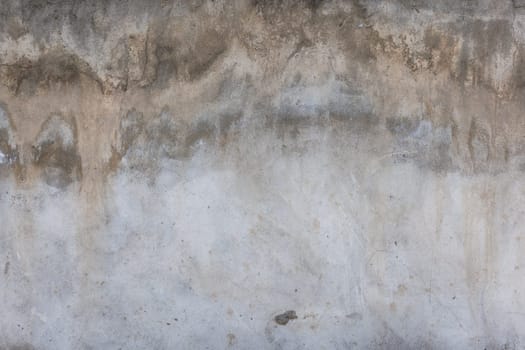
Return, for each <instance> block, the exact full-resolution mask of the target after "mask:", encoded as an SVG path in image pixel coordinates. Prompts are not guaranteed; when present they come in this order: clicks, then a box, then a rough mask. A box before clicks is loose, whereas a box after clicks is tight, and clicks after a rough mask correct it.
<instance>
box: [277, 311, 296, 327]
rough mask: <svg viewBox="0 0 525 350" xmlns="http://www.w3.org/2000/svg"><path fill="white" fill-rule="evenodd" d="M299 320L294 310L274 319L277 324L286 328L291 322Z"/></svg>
mask: <svg viewBox="0 0 525 350" xmlns="http://www.w3.org/2000/svg"><path fill="white" fill-rule="evenodd" d="M295 319H297V314H296V313H295V311H294V310H288V311H286V312H284V313H282V314H279V315H277V316H275V317H274V321H275V323H277V324H279V325H281V326H285V325H286V324H288V322H289V321H291V320H295Z"/></svg>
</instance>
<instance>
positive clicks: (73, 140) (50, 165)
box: [32, 115, 82, 188]
mask: <svg viewBox="0 0 525 350" xmlns="http://www.w3.org/2000/svg"><path fill="white" fill-rule="evenodd" d="M32 151H33V154H32V156H33V164H34V165H35V166H36V167H38V168H39V169H40V170H41V176H42V178H43V180H44V182H45V183H47V184H48V185H50V186H52V187H56V188H66V187H67V186H69V185H70V184H71V183H72V182H75V181H79V180H80V179H81V178H82V163H81V159H80V155H79V154H78V151H77V129H76V123H75V120H74V118H65V117H61V116H58V115H54V116H51V117H50V118H49V119H48V120H47V121H46V122H44V124H43V125H42V128H41V130H40V133H39V134H38V136H37V140H36V142H35V143H34V144H33V148H32Z"/></svg>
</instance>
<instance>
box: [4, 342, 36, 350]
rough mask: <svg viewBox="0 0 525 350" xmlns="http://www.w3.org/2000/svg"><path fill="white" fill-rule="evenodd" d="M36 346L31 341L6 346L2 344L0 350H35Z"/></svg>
mask: <svg viewBox="0 0 525 350" xmlns="http://www.w3.org/2000/svg"><path fill="white" fill-rule="evenodd" d="M35 349H36V348H35V347H34V346H33V345H31V344H29V343H20V344H8V345H5V346H0V350H35Z"/></svg>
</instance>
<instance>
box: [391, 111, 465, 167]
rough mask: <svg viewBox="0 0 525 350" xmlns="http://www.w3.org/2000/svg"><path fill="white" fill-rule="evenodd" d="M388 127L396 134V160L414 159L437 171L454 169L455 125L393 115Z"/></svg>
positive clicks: (394, 155) (394, 154) (394, 153)
mask: <svg viewBox="0 0 525 350" xmlns="http://www.w3.org/2000/svg"><path fill="white" fill-rule="evenodd" d="M386 127H387V129H388V131H390V133H391V134H392V135H393V136H394V138H395V142H396V148H395V152H393V154H392V156H393V158H394V160H395V161H396V162H405V161H409V160H411V161H414V162H415V163H416V164H417V165H419V166H421V167H424V168H429V169H431V170H433V171H436V172H447V171H450V170H453V169H454V167H455V165H454V163H453V161H452V159H453V158H452V156H451V150H450V147H451V145H452V127H451V126H435V125H434V124H433V123H432V122H431V121H429V120H418V119H409V118H389V119H387V120H386Z"/></svg>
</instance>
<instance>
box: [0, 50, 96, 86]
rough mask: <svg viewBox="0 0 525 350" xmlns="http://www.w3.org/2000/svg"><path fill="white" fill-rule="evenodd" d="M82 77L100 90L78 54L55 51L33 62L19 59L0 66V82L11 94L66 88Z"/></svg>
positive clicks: (92, 74)
mask: <svg viewBox="0 0 525 350" xmlns="http://www.w3.org/2000/svg"><path fill="white" fill-rule="evenodd" d="M82 76H85V77H87V78H88V79H90V80H92V81H94V82H95V83H96V84H97V85H98V86H99V88H100V89H101V90H102V89H103V87H102V82H101V80H100V79H99V78H98V76H97V75H96V73H94V71H93V70H92V69H91V67H90V66H89V64H88V63H87V62H85V61H84V60H82V59H81V58H80V57H78V56H76V55H74V54H71V53H68V52H64V51H63V50H55V51H51V52H48V53H46V54H43V55H41V56H39V58H38V59H37V60H36V61H31V60H29V59H25V58H21V59H19V60H18V61H17V62H16V63H13V64H4V65H2V66H0V78H1V79H2V83H3V84H4V85H5V86H7V87H8V88H9V90H10V91H11V92H13V93H14V94H20V93H22V94H25V95H34V94H35V93H37V92H38V91H39V90H41V89H50V88H60V87H64V88H65V87H68V86H70V85H73V84H76V83H78V82H79V81H80V79H81V77H82Z"/></svg>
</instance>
